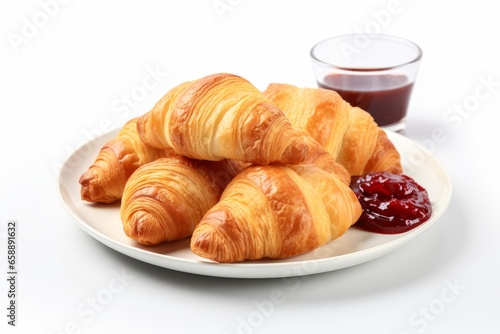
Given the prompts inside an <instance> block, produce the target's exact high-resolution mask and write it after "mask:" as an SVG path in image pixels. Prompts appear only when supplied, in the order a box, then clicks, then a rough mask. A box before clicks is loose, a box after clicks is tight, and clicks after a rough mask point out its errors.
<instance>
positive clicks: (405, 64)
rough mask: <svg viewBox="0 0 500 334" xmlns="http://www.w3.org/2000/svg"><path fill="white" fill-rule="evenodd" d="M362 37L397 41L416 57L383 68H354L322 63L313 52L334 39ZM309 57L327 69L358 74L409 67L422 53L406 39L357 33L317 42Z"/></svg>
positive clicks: (419, 58)
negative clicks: (410, 48)
mask: <svg viewBox="0 0 500 334" xmlns="http://www.w3.org/2000/svg"><path fill="white" fill-rule="evenodd" d="M362 35H366V36H368V37H369V38H370V37H371V38H372V39H384V40H392V41H397V42H403V43H404V44H406V45H409V46H411V47H413V48H414V49H415V51H416V55H415V57H413V58H411V59H410V60H409V61H405V62H402V63H399V64H395V65H392V66H385V67H356V66H352V67H350V66H340V65H335V64H333V63H331V62H327V61H324V60H321V59H319V58H318V56H317V55H316V54H315V50H316V49H317V48H318V47H319V46H320V45H323V44H325V43H327V42H330V41H333V40H336V39H345V38H353V37H355V36H362ZM309 55H310V56H311V59H312V60H313V61H315V62H317V63H319V64H322V65H326V66H328V67H333V68H337V69H340V70H346V71H353V72H355V71H358V72H371V71H387V70H392V69H396V68H399V67H404V66H407V65H410V64H413V63H417V62H419V61H420V60H421V59H422V55H423V51H422V48H420V46H419V45H418V44H417V43H415V42H413V41H411V40H409V39H406V38H404V37H399V36H394V35H388V34H379V33H376V34H375V33H371V34H370V33H368V34H359V33H350V34H343V35H336V36H332V37H328V38H325V39H323V40H321V41H319V42H317V43H316V44H314V45H313V47H312V48H311V50H310V51H309Z"/></svg>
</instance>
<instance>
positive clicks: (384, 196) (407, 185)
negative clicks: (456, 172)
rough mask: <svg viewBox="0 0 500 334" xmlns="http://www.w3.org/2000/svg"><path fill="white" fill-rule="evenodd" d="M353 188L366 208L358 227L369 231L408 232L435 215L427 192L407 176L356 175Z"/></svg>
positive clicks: (383, 174)
mask: <svg viewBox="0 0 500 334" xmlns="http://www.w3.org/2000/svg"><path fill="white" fill-rule="evenodd" d="M351 189H352V190H353V191H354V193H355V194H356V196H357V197H358V200H359V202H360V204H361V206H362V208H363V213H362V214H361V217H360V218H359V220H358V221H357V222H356V224H355V226H358V227H359V228H361V229H364V230H367V231H371V232H377V233H384V234H396V233H403V232H407V231H409V230H411V229H413V228H415V227H417V226H419V225H420V224H422V223H424V222H425V221H427V220H428V219H429V218H430V217H431V214H432V206H431V202H430V199H429V195H428V193H427V190H426V189H425V188H423V187H422V186H421V185H419V184H418V183H417V182H416V181H415V180H414V179H412V178H411V177H409V176H407V175H404V174H403V175H399V174H392V173H387V172H372V173H367V174H363V175H358V176H353V177H352V178H351Z"/></svg>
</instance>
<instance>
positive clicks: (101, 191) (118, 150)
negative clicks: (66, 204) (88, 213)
mask: <svg viewBox="0 0 500 334" xmlns="http://www.w3.org/2000/svg"><path fill="white" fill-rule="evenodd" d="M136 122H137V119H136V118H134V119H131V120H129V121H128V122H127V123H126V124H125V125H124V126H123V128H122V129H121V130H120V132H119V133H118V135H117V136H116V137H115V138H113V139H111V140H109V141H108V142H107V143H106V144H104V146H103V147H102V148H101V150H100V152H99V154H98V156H97V157H96V159H95V161H94V163H93V164H92V165H91V166H90V167H89V169H88V170H87V171H86V172H85V173H83V174H82V176H81V177H80V180H79V182H80V184H81V198H82V199H83V200H85V201H88V202H99V203H112V202H114V201H116V200H118V199H120V198H121V196H122V192H123V188H124V186H125V182H126V181H127V179H128V177H129V176H130V175H131V174H132V173H133V172H134V171H135V170H136V169H137V168H138V167H139V166H141V165H143V164H145V163H148V162H150V161H153V160H156V159H158V158H160V157H166V156H170V155H172V154H175V152H174V151H173V150H171V149H170V150H168V149H167V150H160V149H156V148H153V147H150V146H148V145H146V144H144V143H143V142H142V141H141V139H140V138H139V135H138V133H137V130H136V128H137V124H136Z"/></svg>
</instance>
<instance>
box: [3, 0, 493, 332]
mask: <svg viewBox="0 0 500 334" xmlns="http://www.w3.org/2000/svg"><path fill="white" fill-rule="evenodd" d="M7 3H8V4H7ZM463 3H465V1H463V2H454V1H440V2H439V4H438V1H429V0H427V1H426V0H414V1H411V0H400V1H389V0H382V1H381V0H376V1H317V0H307V1H305V0H302V1H284V0H282V1H244V0H220V1H215V0H198V1H168V2H167V1H153V0H146V1H117V0H116V1H95V0H88V1H76V0H73V1H62V0H60V1H59V2H57V1H56V0H51V1H49V0H41V1H33V0H31V1H15V2H14V1H9V2H7V1H3V2H2V4H1V5H0V50H1V51H0V57H1V58H0V60H1V61H0V94H1V95H0V113H1V124H2V127H1V130H0V159H1V163H0V223H1V225H0V226H1V229H0V233H1V245H0V260H1V261H0V263H2V264H1V265H0V267H1V268H6V262H7V261H6V257H7V246H6V225H7V221H8V220H9V219H15V220H17V221H18V222H19V229H18V238H19V244H20V245H19V248H18V252H19V258H18V267H19V281H18V318H17V325H18V326H17V327H16V328H14V329H13V328H11V326H8V325H7V320H8V319H7V317H6V314H7V310H6V306H7V302H8V300H7V290H8V287H7V282H6V279H1V280H0V282H1V283H0V296H1V297H0V306H1V307H0V309H1V310H3V311H1V312H0V319H1V320H0V328H1V330H0V331H1V332H2V333H5V331H4V329H7V328H8V329H9V330H10V331H9V333H10V332H12V333H64V332H66V333H71V332H73V333H111V332H113V333H118V332H122V333H166V332H173V333H221V334H224V333H231V334H233V333H371V334H373V333H384V334H403V333H406V334H414V333H498V332H499V329H500V324H499V323H498V320H497V319H498V318H497V316H498V311H499V307H498V305H499V297H500V285H499V283H498V282H499V281H500V274H499V270H498V259H499V255H500V242H499V241H498V238H499V235H500V227H499V224H500V214H499V204H498V198H499V197H498V189H499V187H500V182H499V177H498V168H497V164H496V162H497V161H498V157H497V156H498V152H499V150H498V143H499V142H500V135H499V133H500V131H499V130H498V124H499V121H500V117H499V108H498V107H499V105H500V66H499V64H498V61H499V59H500V51H499V47H498V43H499V42H498V32H499V31H500V25H499V24H498V23H497V22H498V21H499V20H498V11H497V10H496V9H495V8H494V7H492V3H493V2H491V1H486V0H484V1H483V0H476V1H470V2H467V3H468V5H463ZM216 5H218V6H219V7H217V8H219V9H218V10H217V9H216ZM224 5H225V6H226V7H223V6H224ZM221 8H225V10H222V9H221ZM388 8H389V9H391V10H392V13H391V12H389V11H388ZM367 31H370V32H383V33H388V34H395V35H399V36H403V37H407V38H409V39H411V40H413V41H415V42H416V43H418V44H419V45H420V46H421V47H422V49H423V50H424V57H423V62H422V66H421V68H420V72H419V75H418V82H417V84H416V86H415V89H414V95H413V98H412V102H411V110H410V115H409V119H408V128H407V131H406V136H408V137H409V138H411V139H413V140H415V141H416V142H419V143H421V144H423V145H424V146H425V147H427V148H428V149H429V150H430V151H431V152H432V153H433V155H434V156H436V157H437V158H438V159H439V161H440V162H441V163H442V164H443V165H444V166H445V168H446V169H447V170H448V172H449V174H450V177H451V179H452V181H453V198H452V200H451V203H450V206H449V209H448V211H447V212H446V213H445V214H444V215H443V217H442V218H441V219H440V220H439V222H438V223H437V224H435V225H434V226H433V227H432V228H431V229H429V230H428V231H427V232H426V233H425V234H423V235H422V236H420V237H419V238H417V239H415V240H413V241H412V242H411V243H410V244H408V245H406V246H404V247H403V248H401V249H399V250H398V251H396V252H394V253H392V254H389V255H387V256H384V257H382V258H380V259H377V260H375V261H372V262H369V263H366V264H362V265H359V266H356V267H352V268H348V269H344V270H339V271H336V272H330V273H325V274H319V275H312V276H306V277H303V278H300V279H296V280H294V281H292V282H293V284H291V283H290V281H284V280H282V279H265V280H245V279H223V278H212V277H203V276H196V275H191V274H185V273H181V272H175V271H171V270H167V269H162V268H158V267H155V266H151V265H148V264H145V263H141V262H139V261H137V260H134V259H131V258H128V257H126V256H124V255H121V254H119V253H117V252H115V251H113V250H111V249H109V248H107V247H106V246H104V245H102V244H100V243H99V242H97V241H96V240H94V239H93V238H92V237H90V236H89V235H87V234H86V233H85V232H84V231H83V230H82V229H80V228H79V227H78V226H77V224H76V223H75V221H74V220H73V218H72V217H71V216H70V215H69V214H68V213H67V211H66V210H65V208H64V207H63V205H62V204H61V202H60V201H59V199H58V195H57V166H60V165H61V164H62V163H63V162H64V161H65V159H66V158H67V156H68V154H69V153H70V152H72V151H73V150H74V149H76V148H77V147H79V146H80V145H82V144H83V143H84V142H85V141H87V140H88V139H89V138H92V137H94V136H96V135H98V134H99V133H100V132H102V131H107V130H108V129H109V128H111V127H117V126H120V125H121V124H123V123H124V122H125V121H126V120H127V119H129V118H131V117H133V116H135V115H140V114H143V113H145V112H147V111H148V110H149V109H150V108H151V107H152V105H153V104H154V103H155V102H156V101H157V100H158V99H159V98H160V97H161V96H162V95H163V94H164V93H165V92H166V91H167V90H168V89H169V88H171V87H173V86H175V85H177V84H179V83H181V82H182V81H185V80H192V79H195V78H198V77H201V76H204V75H207V74H211V73H214V72H232V73H235V74H239V75H241V76H244V77H245V78H247V79H248V80H250V81H251V82H253V83H254V84H255V85H256V86H257V87H259V88H261V89H264V88H265V87H266V86H267V84H268V83H270V82H288V83H292V84H296V85H299V86H315V82H314V78H313V76H312V70H311V64H310V60H309V49H310V47H311V46H312V45H313V44H314V43H315V42H317V41H319V40H321V39H324V38H326V37H329V36H331V35H337V34H342V33H353V32H356V33H363V32H367ZM155 71H156V73H157V81H155V82H154V83H155V84H154V85H153V86H154V87H152V86H151V85H150V86H148V89H147V90H145V89H142V90H141V89H140V87H141V85H142V84H143V80H144V78H146V77H147V76H148V75H149V73H151V72H155ZM485 81H489V82H490V84H489V85H488V86H485V85H484V82H485ZM149 82H150V83H152V82H153V81H149ZM138 87H139V88H138ZM478 87H480V88H478ZM478 89H480V90H481V92H482V93H485V92H487V93H488V94H487V96H483V95H481V99H479V98H478V97H477V92H478ZM485 89H486V90H485ZM139 91H141V92H145V94H143V95H140V96H139V95H137V93H138V92H139ZM133 92H135V93H136V95H135V99H132V100H131V101H129V104H128V105H127V104H125V102H124V96H127V95H129V96H131V93H133ZM460 109H461V110H462V111H463V112H462V113H458V112H457V111H458V110H460ZM436 133H438V134H440V135H439V136H438V137H436ZM2 254H3V255H2ZM2 271H5V272H6V271H7V270H6V269H5V270H4V269H2ZM116 273H126V274H127V275H128V276H127V277H128V279H127V280H125V284H124V285H123V286H122V289H121V290H120V291H119V292H117V293H114V294H113V295H112V300H111V301H110V302H109V303H108V304H106V305H105V306H102V307H100V308H99V312H95V314H90V313H85V314H84V315H82V314H81V312H78V310H79V308H80V311H81V310H82V309H81V307H82V305H84V306H85V305H86V303H88V301H89V300H91V299H92V298H95V297H96V296H97V295H98V294H99V293H102V291H103V290H104V289H108V290H109V284H110V282H114V281H113V279H114V275H115V274H116ZM2 277H4V276H3V275H2ZM450 284H451V285H455V286H458V287H459V289H458V290H456V291H455V292H454V293H452V294H450V293H449V292H450V291H452V290H450V288H449V285H450ZM276 290H277V291H281V292H282V293H283V296H284V300H282V303H280V304H275V305H274V306H273V308H272V309H269V310H268V311H266V312H263V311H259V310H260V309H259V306H258V305H262V304H265V302H266V301H269V300H270V299H271V297H272V294H273V291H276ZM451 297H453V298H451ZM266 305H268V304H266ZM98 306H99V305H98ZM88 309H89V308H87V309H86V310H88ZM259 312H260V318H259V314H258V313H259ZM426 312H427V313H426ZM264 313H265V314H264ZM425 313H426V314H427V317H425V316H424V314H425ZM259 319H263V320H262V321H260V322H259V323H258V326H248V325H246V326H245V325H242V324H243V323H246V324H248V323H249V322H250V323H252V321H253V323H255V321H256V320H259Z"/></svg>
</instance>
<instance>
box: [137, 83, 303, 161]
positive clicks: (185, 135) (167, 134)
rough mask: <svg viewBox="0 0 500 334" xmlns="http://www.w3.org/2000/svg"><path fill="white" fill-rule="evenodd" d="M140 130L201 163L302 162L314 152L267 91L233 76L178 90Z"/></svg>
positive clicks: (158, 144)
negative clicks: (310, 151)
mask: <svg viewBox="0 0 500 334" xmlns="http://www.w3.org/2000/svg"><path fill="white" fill-rule="evenodd" d="M138 132H139V134H140V136H141V138H142V140H143V141H144V142H145V143H147V144H149V145H151V146H154V147H157V148H167V147H172V148H173V149H174V150H175V151H176V152H177V153H178V154H180V155H183V156H186V157H190V158H194V159H200V160H222V159H234V160H239V161H245V162H249V163H254V164H263V165H265V164H269V163H271V162H277V163H282V164H296V163H301V162H302V161H303V159H304V158H305V157H306V156H307V154H308V149H309V148H308V147H307V145H306V144H304V142H303V141H302V140H301V139H300V136H299V135H298V134H297V131H296V130H295V129H294V128H293V127H292V125H291V124H290V121H289V120H288V119H287V117H286V116H285V115H284V114H283V112H282V111H281V110H280V109H279V108H278V107H276V106H275V105H274V104H272V103H271V102H270V101H269V100H268V99H267V98H266V97H265V96H264V95H263V94H262V92H261V91H259V90H258V89H257V88H256V87H254V86H253V85H252V84H251V83H250V82H248V81H247V80H245V79H243V78H241V77H239V76H237V75H233V74H227V73H218V74H213V75H209V76H206V77H203V78H200V79H198V80H194V81H190V82H185V83H183V84H181V85H179V86H177V87H175V88H173V89H172V90H171V91H169V92H168V93H167V94H166V95H165V96H164V97H163V98H162V99H161V100H160V101H159V102H158V103H157V104H156V105H155V106H154V108H153V109H152V110H151V111H150V112H148V113H146V114H145V115H143V116H142V117H141V118H140V119H139V121H138Z"/></svg>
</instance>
